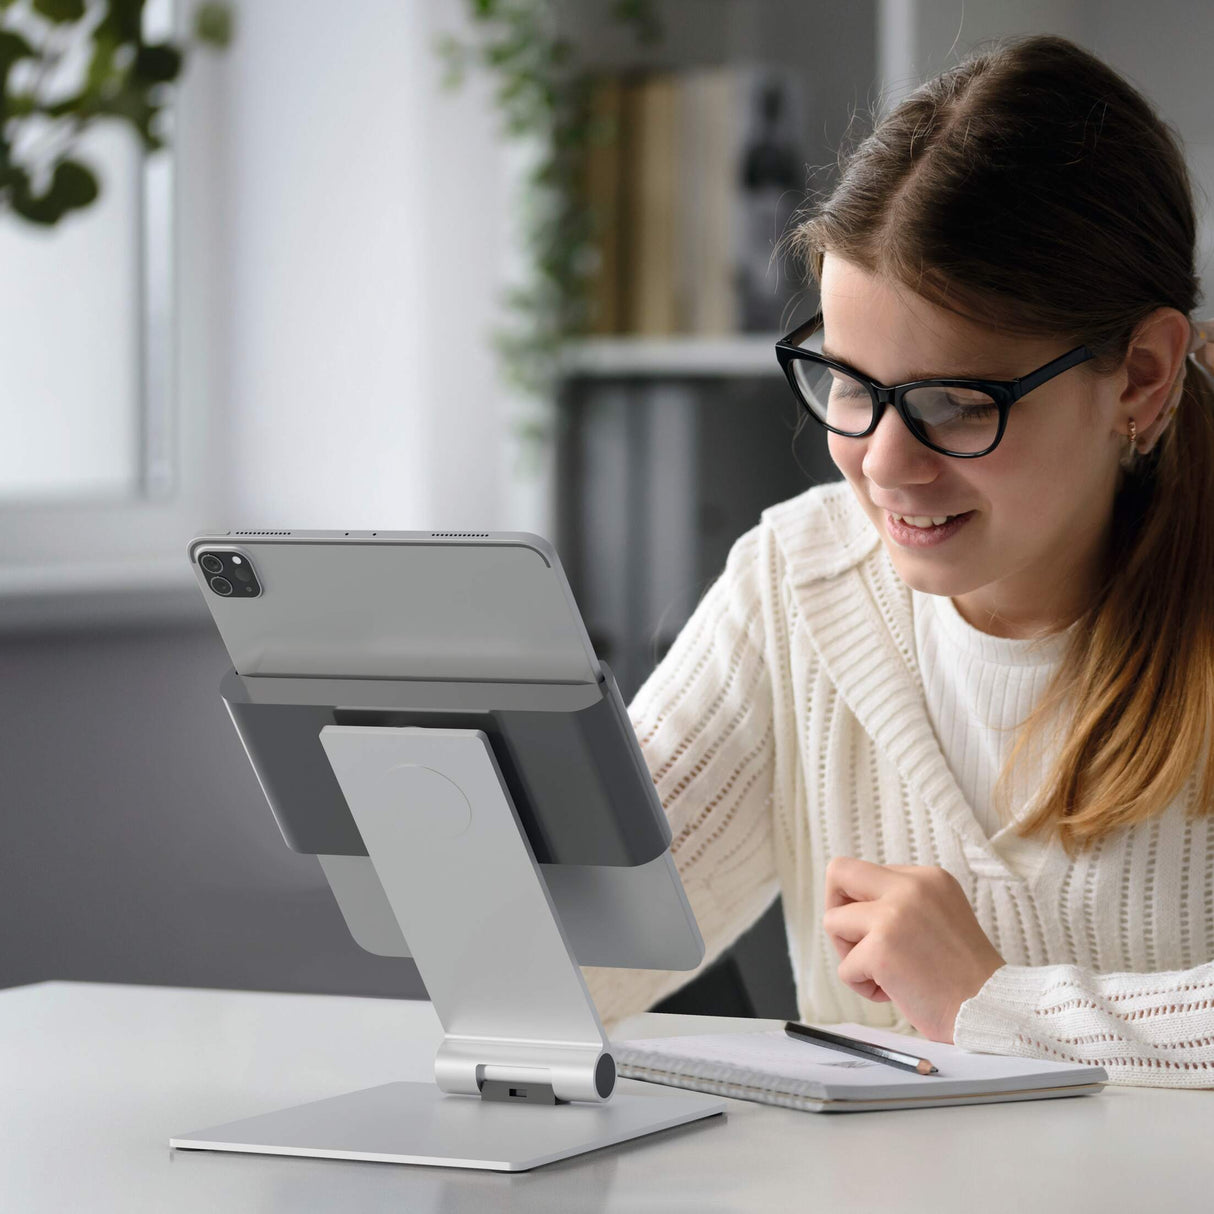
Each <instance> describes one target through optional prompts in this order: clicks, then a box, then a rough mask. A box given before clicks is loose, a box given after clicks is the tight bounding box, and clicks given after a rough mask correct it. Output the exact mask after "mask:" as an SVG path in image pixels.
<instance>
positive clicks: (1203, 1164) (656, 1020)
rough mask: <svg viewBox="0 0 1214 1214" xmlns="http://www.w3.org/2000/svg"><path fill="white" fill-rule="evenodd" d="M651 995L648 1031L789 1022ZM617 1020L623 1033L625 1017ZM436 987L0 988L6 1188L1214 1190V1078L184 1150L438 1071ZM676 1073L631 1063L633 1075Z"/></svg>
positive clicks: (987, 1199) (844, 1200) (526, 1204)
mask: <svg viewBox="0 0 1214 1214" xmlns="http://www.w3.org/2000/svg"><path fill="white" fill-rule="evenodd" d="M773 1023H774V1022H770V1021H750V1022H746V1021H716V1020H708V1019H706V1018H701V1017H690V1016H653V1015H649V1016H643V1017H637V1018H635V1019H634V1020H633V1021H630V1022H629V1024H628V1026H627V1027H628V1029H629V1034H628V1035H632V1036H643V1035H650V1036H656V1035H659V1034H661V1033H671V1032H688V1031H705V1030H706V1029H710V1030H715V1031H719V1030H724V1029H727V1028H730V1027H734V1026H738V1027H752V1028H753V1027H757V1026H767V1027H770V1026H771V1024H773ZM619 1035H620V1036H623V1035H625V1034H624V1033H623V1032H621V1034H619ZM437 1040H438V1023H437V1021H436V1020H435V1018H434V1014H433V1011H432V1009H431V1007H430V1005H429V1004H428V1003H410V1002H396V1001H392V1000H384V999H352V998H340V997H335V996H327V995H274V994H268V995H267V994H249V993H243V992H231V991H204V990H181V989H174V988H165V987H130V986H106V985H92V984H83V983H64V982H52V983H42V984H39V985H36V986H27V987H18V988H16V989H12V990H6V991H0V1210H5V1211H13V1212H14V1214H16V1212H17V1211H20V1212H21V1214H41V1212H43V1211H55V1212H56V1214H58V1212H59V1211H90V1212H92V1211H111V1210H112V1211H123V1212H124V1214H133V1212H136V1211H145V1210H146V1211H157V1212H160V1211H172V1212H173V1214H189V1212H190V1211H206V1212H207V1214H214V1212H215V1211H223V1212H224V1214H237V1212H238V1211H244V1210H256V1211H279V1210H281V1211H290V1212H291V1214H303V1212H306V1211H312V1210H317V1211H319V1210H326V1211H330V1210H340V1211H342V1212H343V1214H361V1212H363V1211H371V1210H374V1211H380V1210H382V1211H392V1212H393V1214H401V1212H404V1211H407V1212H408V1214H440V1212H441V1214H481V1212H483V1211H493V1212H494V1214H496V1212H498V1211H513V1210H518V1211H527V1212H528V1214H537V1212H543V1211H560V1212H561V1214H570V1212H575V1211H576V1212H581V1211H585V1212H587V1214H599V1212H600V1211H602V1212H606V1211H628V1212H629V1214H638V1212H648V1211H663V1212H671V1211H687V1212H688V1214H691V1212H694V1214H725V1212H726V1211H760V1212H764V1214H766V1212H768V1211H784V1210H798V1211H800V1210H807V1211H821V1212H822V1214H845V1212H846V1211H864V1212H865V1214H871V1212H872V1211H878V1210H879V1211H882V1214H893V1212H900V1211H925V1212H926V1211H931V1212H932V1214H945V1212H947V1211H964V1212H965V1214H972V1212H973V1211H975V1210H980V1211H982V1214H997V1212H999V1211H1005V1210H1006V1211H1016V1212H1017V1214H1021V1212H1022V1211H1024V1210H1026V1209H1028V1210H1033V1211H1034V1214H1036V1212H1037V1211H1047V1210H1059V1211H1062V1210H1066V1211H1089V1210H1090V1211H1094V1212H1095V1211H1099V1212H1100V1214H1116V1212H1117V1211H1123V1210H1133V1211H1147V1210H1182V1211H1183V1210H1205V1209H1210V1208H1212V1206H1214V1179H1211V1172H1210V1167H1209V1162H1208V1160H1209V1155H1210V1150H1211V1143H1212V1142H1214V1092H1204V1091H1194V1092H1184V1091H1160V1090H1155V1089H1142V1088H1117V1087H1110V1088H1107V1089H1106V1090H1105V1091H1104V1092H1103V1093H1101V1094H1100V1095H1098V1096H1086V1097H1077V1098H1070V1099H1065V1100H1046V1101H1031V1102H1025V1103H1020V1104H1015V1103H1013V1104H998V1105H989V1106H984V1107H970V1108H965V1107H961V1108H941V1109H915V1110H906V1111H896V1112H894V1111H891V1112H882V1113H852V1114H841V1115H835V1116H830V1115H825V1114H811V1113H798V1112H793V1111H791V1110H785V1109H776V1108H770V1107H767V1106H763V1105H757V1104H751V1103H748V1102H744V1101H729V1102H728V1105H729V1110H728V1113H727V1114H726V1117H725V1118H712V1119H710V1120H708V1121H705V1122H701V1123H699V1124H697V1125H692V1126H687V1127H683V1128H680V1129H676V1130H669V1131H666V1132H665V1133H663V1134H659V1135H655V1136H652V1137H649V1138H644V1139H639V1140H637V1141H635V1142H631V1143H625V1144H623V1145H621V1146H618V1147H611V1148H608V1149H607V1150H604V1151H599V1152H595V1153H593V1154H591V1155H586V1156H582V1157H581V1158H579V1159H571V1160H565V1161H562V1162H559V1163H555V1164H551V1165H549V1166H547V1167H544V1168H539V1169H536V1170H535V1171H532V1172H520V1173H490V1172H469V1171H462V1170H458V1169H445V1168H428V1167H410V1166H404V1165H393V1164H375V1163H350V1162H343V1161H330V1160H313V1159H292V1158H279V1157H274V1156H256V1155H234V1154H218V1153H213V1152H192V1151H171V1150H170V1149H169V1148H168V1146H167V1145H166V1140H167V1139H168V1137H169V1136H170V1135H171V1134H175V1133H184V1132H186V1131H189V1130H193V1129H196V1128H199V1127H201V1126H206V1125H211V1124H214V1123H216V1122H222V1121H228V1120H231V1119H233V1118H236V1117H242V1116H246V1115H251V1114H254V1113H260V1112H268V1111H270V1110H272V1109H276V1108H282V1107H285V1106H287V1105H291V1104H296V1103H302V1102H304V1101H307V1100H315V1099H318V1098H320V1097H323V1096H330V1095H336V1094H338V1093H341V1092H345V1091H351V1090H353V1089H356V1088H362V1087H371V1086H373V1085H375V1084H378V1083H383V1082H386V1081H388V1080H391V1079H413V1080H421V1079H425V1078H427V1077H428V1076H429V1075H430V1074H431V1072H430V1067H431V1061H432V1053H433V1050H434V1046H435V1044H436V1042H437ZM629 1089H633V1090H646V1091H660V1090H662V1089H659V1088H654V1087H652V1086H651V1085H648V1084H639V1083H636V1082H635V1081H623V1082H622V1087H621V1090H629Z"/></svg>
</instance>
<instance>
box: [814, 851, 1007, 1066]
mask: <svg viewBox="0 0 1214 1214" xmlns="http://www.w3.org/2000/svg"><path fill="white" fill-rule="evenodd" d="M822 923H823V926H824V927H825V929H826V934H827V935H828V936H829V937H830V939H831V941H832V943H833V944H834V946H835V949H836V950H837V951H838V954H839V958H840V963H839V971H838V972H839V979H840V981H842V982H843V983H845V984H846V985H847V986H849V987H851V989H852V990H853V991H856V992H857V993H858V994H860V995H863V996H864V997H865V998H866V999H871V1000H873V1001H874V1002H876V1003H886V1002H892V1003H893V1004H894V1006H895V1007H896V1008H897V1009H898V1010H899V1011H900V1012H901V1013H902V1015H903V1016H905V1017H906V1019H907V1020H909V1021H910V1023H911V1024H912V1025H913V1026H914V1027H915V1029H916V1030H917V1031H918V1032H920V1033H922V1034H923V1035H924V1036H925V1037H927V1038H929V1039H930V1040H932V1041H947V1042H950V1043H951V1042H952V1040H953V1023H954V1021H955V1020H956V1019H957V1011H958V1009H959V1008H960V1007H961V1005H962V1004H963V1003H964V1002H965V1001H966V1000H967V999H968V998H970V996H972V995H976V994H977V993H978V991H979V990H980V989H981V988H982V985H983V984H984V983H985V982H986V980H987V979H988V978H989V977H990V976H991V975H992V974H993V973H994V972H995V971H996V970H997V969H998V968H999V967H1000V966H1001V965H1003V964H1004V961H1003V958H1002V957H1000V956H999V954H998V952H996V951H995V946H994V945H993V944H991V942H990V940H988V939H987V936H986V933H985V932H984V931H983V930H982V928H981V926H980V925H979V923H978V920H977V919H976V918H975V917H974V912H973V908H972V907H971V906H970V904H969V901H968V900H967V898H966V896H965V892H964V891H963V890H962V888H961V886H960V884H959V883H958V881H957V879H956V877H954V876H953V875H952V874H951V873H950V872H948V871H947V870H945V869H943V868H937V867H927V866H923V865H915V864H870V863H869V862H868V861H867V860H857V859H855V858H854V857H852V856H835V857H834V858H833V859H832V860H831V862H830V863H829V864H828V865H827V867H826V913H825V915H824V916H823V919H822Z"/></svg>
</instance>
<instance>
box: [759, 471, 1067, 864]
mask: <svg viewBox="0 0 1214 1214" xmlns="http://www.w3.org/2000/svg"><path fill="white" fill-rule="evenodd" d="M763 520H764V522H765V523H766V524H767V525H768V526H769V527H770V528H771V530H772V532H773V533H774V535H775V538H776V541H777V544H778V546H779V548H780V551H781V554H782V556H783V558H784V563H785V579H786V581H787V584H788V585H789V587H790V588H791V590H792V592H793V595H794V597H795V600H796V603H797V607H798V609H799V613H800V615H801V617H802V623H803V624H804V626H805V627H806V628H807V629H808V631H809V634H810V637H811V639H812V641H813V644H814V647H815V649H816V650H817V652H818V654H819V656H820V658H821V660H822V664H823V666H824V667H825V669H826V671H827V673H828V675H829V676H830V678H831V680H832V682H833V683H834V684H835V686H836V687H837V689H838V691H839V694H840V696H841V697H842V698H843V700H844V702H845V703H846V704H847V706H848V708H849V709H850V710H851V712H852V714H853V715H854V716H855V718H856V720H857V721H858V722H859V723H860V725H861V726H862V728H863V729H864V731H865V732H866V733H867V734H868V735H869V737H871V738H872V740H873V742H874V744H875V745H876V747H877V749H878V752H879V753H880V754H882V755H885V756H886V757H887V758H888V759H889V760H890V761H891V762H892V763H893V765H894V766H895V767H896V768H897V770H898V773H899V774H900V775H901V777H902V778H903V780H905V782H906V784H907V785H908V787H910V788H911V789H913V790H914V791H915V792H917V793H918V794H919V796H920V797H922V799H923V800H924V802H925V803H926V804H927V806H928V808H929V809H930V810H931V811H932V812H933V814H934V815H936V816H937V817H938V818H939V819H943V820H944V821H947V822H948V823H949V824H950V825H951V826H952V827H953V829H954V830H955V831H956V832H957V834H958V835H959V836H960V839H961V843H962V846H963V849H964V852H965V855H966V859H967V861H968V862H969V865H970V868H971V870H972V871H973V872H974V874H975V875H977V876H985V877H995V878H1002V879H1005V880H1010V881H1031V880H1032V878H1033V877H1034V876H1036V874H1037V873H1038V871H1039V870H1040V867H1041V865H1042V864H1043V863H1044V859H1045V849H1044V848H1043V846H1042V844H1041V842H1040V841H1039V840H1037V839H1022V838H1020V837H1018V836H1017V835H1016V834H1015V823H1014V822H1010V823H1007V824H1005V825H1004V826H1003V827H1002V828H1001V829H1000V830H999V831H997V832H996V833H995V834H994V835H992V836H991V837H990V838H988V837H987V836H986V834H985V833H984V832H983V830H982V827H981V826H980V825H979V822H978V819H977V817H976V815H975V814H974V811H973V809H972V808H971V806H970V804H969V802H968V801H967V800H966V798H965V794H964V793H963V792H962V791H961V788H960V786H959V785H958V783H957V780H956V777H955V776H954V775H953V773H952V770H951V769H950V767H949V766H948V761H947V759H946V758H945V756H944V752H943V750H942V749H941V747H940V743H939V740H938V739H937V737H936V733H935V730H934V729H933V727H932V723H931V718H930V717H929V715H928V711H927V699H926V696H925V694H924V689H923V680H922V677H921V675H920V673H919V668H918V660H917V657H916V654H915V640H914V620H913V617H912V614H911V610H912V605H911V593H910V587H909V586H907V585H906V583H905V582H903V581H902V579H901V578H900V577H899V575H898V573H897V570H896V569H895V568H894V564H893V562H892V561H891V560H890V557H889V553H888V552H887V551H886V549H885V545H884V544H883V543H882V542H881V537H880V536H879V535H878V534H877V532H876V529H875V528H874V527H873V525H872V523H871V522H870V521H869V519H868V516H867V515H866V514H865V513H864V511H863V509H862V508H861V506H860V504H859V502H857V501H856V498H855V494H854V492H853V490H852V488H851V486H850V485H849V484H848V483H847V482H846V481H835V482H831V483H829V484H826V485H819V486H816V487H815V488H813V489H810V490H808V491H807V492H805V493H802V494H800V495H799V496H797V497H795V498H792V499H790V500H788V501H785V502H780V503H779V504H778V505H775V506H772V507H770V508H768V509H767V510H765V511H764V512H763Z"/></svg>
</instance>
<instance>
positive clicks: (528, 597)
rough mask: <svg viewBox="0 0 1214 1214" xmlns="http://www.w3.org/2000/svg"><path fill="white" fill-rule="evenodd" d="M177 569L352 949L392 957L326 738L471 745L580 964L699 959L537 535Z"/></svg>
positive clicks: (262, 542) (233, 710)
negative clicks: (461, 740) (188, 575)
mask: <svg viewBox="0 0 1214 1214" xmlns="http://www.w3.org/2000/svg"><path fill="white" fill-rule="evenodd" d="M189 555H190V561H191V564H192V566H193V569H194V573H195V575H196V577H197V578H198V580H199V585H200V587H201V589H202V592H203V595H204V598H205V600H206V602H207V605H208V607H209V608H210V611H211V614H212V617H213V618H214V620H215V624H216V626H217V627H218V629H219V632H220V635H221V637H222V638H223V641H224V644H225V645H226V646H227V649H228V652H229V654H230V656H231V658H232V664H233V670H232V671H230V672H229V673H228V675H226V676H225V678H224V680H223V682H222V685H221V694H222V696H223V699H224V702H225V704H226V705H227V707H228V710H229V713H230V714H231V717H232V721H233V723H234V725H235V726H236V729H237V732H238V734H239V735H240V738H241V741H242V743H243V744H244V747H245V751H246V753H247V754H248V757H249V760H250V762H251V764H252V766H253V769H254V771H255V772H256V774H257V777H258V780H259V782H260V784H261V787H262V791H263V792H264V793H265V795H266V800H267V801H268V803H269V805H270V808H271V810H272V812H273V813H274V817H275V819H276V821H277V823H278V826H279V829H280V831H281V833H282V836H283V839H284V840H285V842H286V843H287V844H288V846H290V847H291V848H293V849H294V850H296V851H299V852H303V853H307V854H313V855H316V856H318V857H319V858H320V861H321V865H322V867H323V868H324V871H325V875H326V877H327V878H328V881H329V884H330V886H331V888H332V889H333V892H334V894H335V896H336V898H337V901H338V905H339V906H340V908H341V910H342V914H343V915H344V917H345V919H346V922H347V925H348V926H349V928H350V931H351V933H352V935H353V936H354V938H355V940H357V941H358V943H360V944H361V945H362V946H363V947H364V948H367V949H368V950H369V951H371V952H377V953H382V954H385V955H390V956H407V955H408V951H409V950H408V944H407V942H406V941H405V940H404V939H403V937H402V935H401V932H400V928H399V926H398V925H397V923H396V920H395V918H394V916H393V914H392V913H391V910H390V908H389V907H388V904H387V902H386V900H385V895H384V893H383V891H382V888H381V887H380V884H379V881H378V878H377V876H376V874H375V871H374V868H373V866H372V864H371V862H370V860H369V858H368V855H367V851H366V848H365V846H364V845H363V841H362V838H361V835H360V833H359V831H358V828H357V826H356V824H355V822H354V820H353V816H352V815H351V813H350V809H349V806H348V805H347V804H346V802H345V798H344V796H343V794H342V791H341V788H340V786H339V784H338V782H337V779H336V777H335V775H334V773H333V770H332V768H331V766H330V765H329V762H328V759H327V757H326V755H325V753H324V750H323V747H322V745H321V741H320V732H321V730H322V729H323V728H324V727H325V726H327V725H338V726H341V725H363V726H377V727H389V728H390V727H404V728H413V727H423V728H425V727H435V728H440V729H441V728H459V729H473V730H478V731H480V732H481V733H482V734H483V735H484V736H485V738H486V740H487V742H488V743H489V745H490V748H491V750H492V752H493V755H494V760H495V762H496V764H497V767H498V769H499V771H500V774H501V777H502V779H503V782H504V784H505V786H506V789H507V791H508V793H509V795H510V800H511V802H512V804H513V806H514V808H515V812H516V813H517V816H518V819H519V824H520V826H521V827H522V829H523V831H524V833H525V835H526V837H527V840H528V843H529V844H530V847H531V850H532V854H533V856H534V858H535V861H536V863H537V864H538V865H539V868H540V870H541V873H542V875H543V878H544V880H545V882H546V883H547V886H548V889H549V892H550V895H551V897H552V899H553V903H554V907H555V909H556V911H557V913H558V914H559V916H560V919H561V922H562V924H563V925H564V928H565V930H566V932H567V933H568V935H569V938H570V943H571V947H572V948H573V950H574V955H575V956H576V957H577V959H578V960H579V962H580V963H581V964H583V965H614V966H626V967H631V966H642V967H645V966H647V967H651V968H669V969H692V968H694V967H695V966H696V965H698V964H699V962H700V960H701V959H702V957H703V953H704V945H703V941H702V939H701V937H700V934H699V931H698V930H697V928H696V925H695V918H694V916H693V914H692V912H691V908H690V906H689V904H688V902H687V897H686V894H685V892H684V890H683V887H682V883H681V881H680V880H679V877H678V873H677V870H676V869H675V866H674V861H673V858H672V857H671V854H670V851H669V846H670V842H671V834H670V824H669V821H668V820H667V818H666V815H665V813H664V811H663V809H662V805H661V802H660V800H659V798H658V795H657V790H656V788H655V787H654V784H653V779H652V776H651V775H650V773H649V770H648V768H647V766H646V764H645V759H644V756H643V755H642V753H641V748H640V745H639V743H638V741H637V739H636V735H635V733H634V731H633V728H632V724H631V721H630V720H629V718H628V715H627V710H626V708H625V706H624V703H623V700H622V699H621V697H620V694H619V690H618V688H617V687H616V684H615V680H614V678H613V677H612V675H611V671H610V670H609V669H608V668H607V667H606V666H605V665H603V664H601V663H600V662H599V661H598V659H597V657H596V656H595V653H594V649H593V647H592V646H591V643H590V639H589V637H588V636H587V633H586V629H585V626H584V625H583V623H582V619H581V615H580V613H579V612H578V609H577V605H576V602H575V601H574V598H573V594H572V592H571V591H570V589H569V585H568V582H567V580H566V578H565V575H564V572H563V570H562V569H561V565H560V561H559V559H558V557H557V554H556V552H555V550H554V549H553V548H552V546H551V545H550V544H548V542H547V541H546V540H543V539H541V538H540V537H539V536H535V535H529V534H526V533H513V532H498V533H488V534H484V533H480V534H456V533H449V532H445V533H435V532H383V531H380V532H367V533H359V532H350V533H347V532H344V531H307V532H301V531H294V532H292V531H280V532H248V531H234V532H223V533H217V534H212V535H206V536H200V537H198V538H196V539H195V540H193V541H191V543H190V545H189Z"/></svg>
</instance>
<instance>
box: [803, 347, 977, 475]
mask: <svg viewBox="0 0 1214 1214" xmlns="http://www.w3.org/2000/svg"><path fill="white" fill-rule="evenodd" d="M792 370H793V378H794V379H795V381H796V384H797V387H798V388H799V390H800V392H801V396H802V399H803V400H804V401H805V403H806V404H807V405H808V406H809V407H810V408H811V409H812V410H813V411H814V413H816V414H817V416H818V417H819V419H820V420H822V421H824V422H825V423H826V424H827V425H828V426H830V427H831V429H833V430H837V431H838V432H840V433H841V434H845V435H851V436H855V435H859V434H863V433H864V431H865V430H867V429H868V428H869V426H870V425H872V420H873V412H874V410H875V408H876V402H875V401H874V400H873V397H872V395H871V393H870V392H869V390H868V386H867V385H866V384H863V383H861V382H860V381H859V380H858V379H854V378H853V377H852V376H850V375H847V374H845V373H844V372H842V371H838V370H836V369H835V368H833V367H828V366H826V365H825V364H824V363H818V362H812V361H810V360H808V359H802V358H798V359H794V360H793V363H792ZM903 402H904V404H905V406H906V411H907V413H908V414H909V416H910V418H911V420H912V422H913V423H914V425H915V427H916V428H917V429H918V430H919V432H920V433H921V434H922V435H923V437H924V438H926V439H927V440H928V441H929V442H930V443H933V444H934V445H935V446H937V447H939V448H941V449H942V450H944V451H951V452H956V453H957V454H958V455H969V454H972V453H973V452H976V451H984V450H985V449H986V448H987V447H989V446H990V445H991V444H992V443H993V442H994V441H995V437H996V435H997V434H998V433H999V406H998V404H997V403H996V402H995V400H994V398H993V397H991V396H989V395H988V394H987V393H985V392H982V391H979V390H977V389H973V388H957V387H946V386H942V385H932V386H927V387H923V388H912V389H910V391H908V392H907V393H906V394H905V396H904V397H903Z"/></svg>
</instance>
